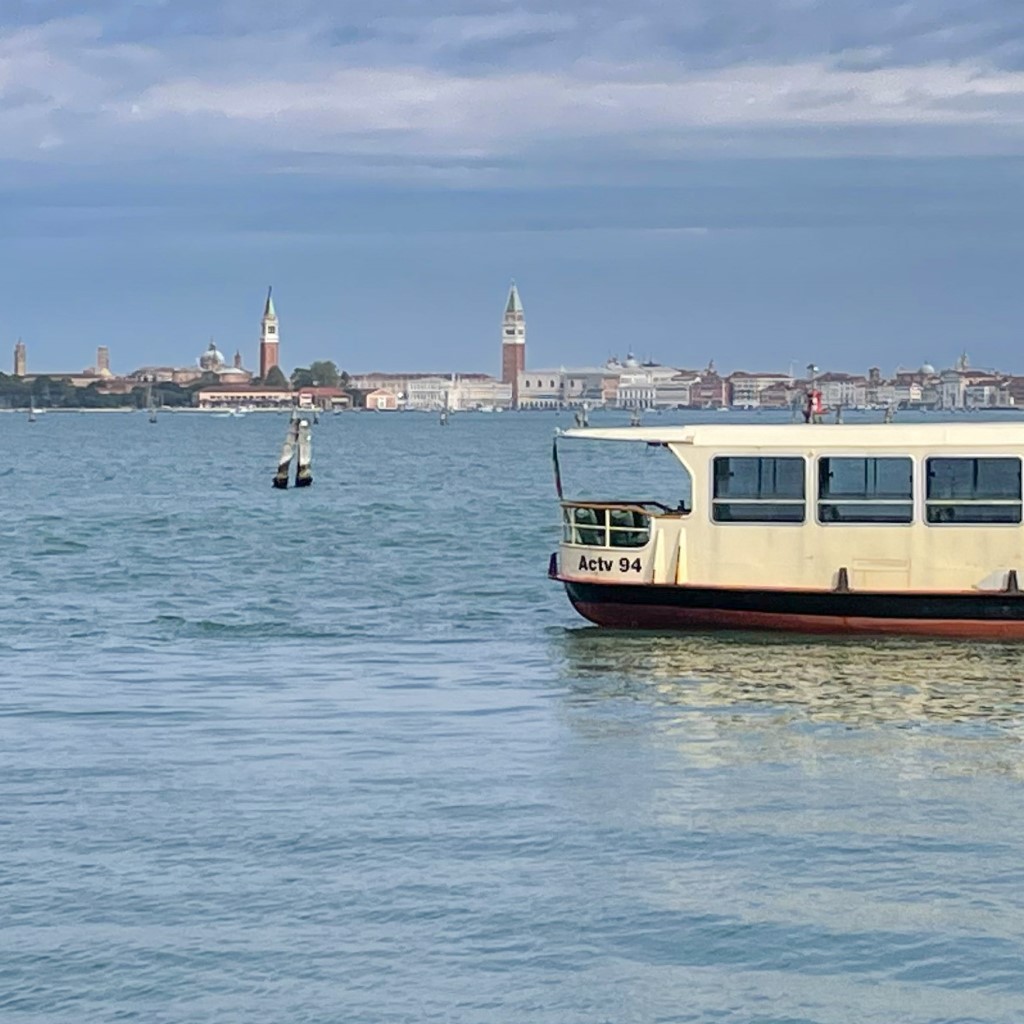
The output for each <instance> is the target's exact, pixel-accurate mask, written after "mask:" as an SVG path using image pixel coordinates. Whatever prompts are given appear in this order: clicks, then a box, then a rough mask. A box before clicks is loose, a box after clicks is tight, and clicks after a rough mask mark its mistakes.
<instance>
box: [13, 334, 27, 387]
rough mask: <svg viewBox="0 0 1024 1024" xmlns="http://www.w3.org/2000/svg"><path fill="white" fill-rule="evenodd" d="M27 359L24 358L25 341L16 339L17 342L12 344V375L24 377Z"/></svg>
mask: <svg viewBox="0 0 1024 1024" xmlns="http://www.w3.org/2000/svg"><path fill="white" fill-rule="evenodd" d="M26 363H27V360H26V358H25V342H23V341H22V340H21V338H19V339H18V344H17V345H15V346H14V376H15V377H24V376H25V370H26Z"/></svg>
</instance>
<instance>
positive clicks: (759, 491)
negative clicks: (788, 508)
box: [713, 456, 804, 499]
mask: <svg viewBox="0 0 1024 1024" xmlns="http://www.w3.org/2000/svg"><path fill="white" fill-rule="evenodd" d="M713 476H714V496H715V497H716V498H750V499H757V498H761V499H772V498H803V496H804V460H803V459H802V458H784V459H772V458H764V459H761V458H751V457H746V456H741V457H735V456H728V457H726V456H720V457H719V458H716V459H715V461H714V471H713Z"/></svg>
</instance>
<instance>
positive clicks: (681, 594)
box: [563, 580, 1024, 640]
mask: <svg viewBox="0 0 1024 1024" xmlns="http://www.w3.org/2000/svg"><path fill="white" fill-rule="evenodd" d="M563 582H564V583H565V589H566V591H567V593H568V595H569V600H570V601H571V602H572V604H573V607H575V608H576V610H577V611H578V612H579V613H580V614H581V615H582V616H584V617H585V618H587V619H589V620H590V621H591V622H594V623H596V624H597V625H599V626H608V627H613V628H619V629H683V630H688V629H689V630H708V629H728V630H772V631H784V632H793V633H815V634H850V633H875V634H891V635H904V636H943V637H965V638H982V639H989V640H1024V594H1016V593H973V592H972V593H953V594H937V593H916V594H907V593H899V594H893V593H879V592H875V593H865V592H836V591H793V590H789V591H786V590H746V589H740V588H726V587H686V586H664V585H662V586H656V585H642V584H604V583H581V582H578V581H575V580H564V581H563Z"/></svg>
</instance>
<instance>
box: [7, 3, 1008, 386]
mask: <svg viewBox="0 0 1024 1024" xmlns="http://www.w3.org/2000/svg"><path fill="white" fill-rule="evenodd" d="M1022 192H1024V8H1022V7H1021V6H1020V5H1019V4H1016V3H1011V2H1009V0H973V2H965V0H903V2H898V3H897V2H890V0H862V2H861V3H858V4H851V3H849V2H848V0H696V2H693V0H682V2H680V3H677V4H674V5H669V4H665V3H663V2H662V0H658V2H655V0H629V2H626V0H597V2H590V3H586V4H583V3H579V2H570V0H547V2H545V3H543V4H542V3H539V2H527V3H503V2H496V0H436V2H435V3H432V4H429V5H427V4H423V3H414V2H412V0H373V2H370V0H346V3H344V4H339V3H333V2H329V0H291V2H289V3H287V4H282V3H280V2H275V3H270V2H268V0H148V2H147V0H131V2H129V0H109V2H105V3H100V2H88V0H84V2H77V3H76V2H71V0H4V2H3V5H2V7H0V228H2V231H3V238H4V241H5V246H4V259H3V275H2V278H0V298H2V309H3V314H2V319H0V322H2V329H0V338H2V339H3V340H2V344H3V346H4V348H5V349H7V350H8V351H9V349H10V348H11V347H12V346H13V343H14V341H15V340H16V338H17V337H18V336H19V335H20V336H22V337H24V339H25V340H26V342H27V343H28V346H29V363H30V368H34V369H37V370H45V369H50V370H54V369H71V368H80V367H83V366H86V365H88V364H90V363H91V362H92V359H93V352H94V349H95V346H96V345H97V344H108V345H110V347H111V351H112V360H113V364H114V368H115V369H118V370H122V371H126V370H129V369H131V368H133V367H135V366H137V365H141V364H145V363H153V362H159V363H182V362H188V361H191V360H193V359H194V358H195V356H196V355H198V353H199V352H200V351H201V350H202V349H203V348H205V345H206V343H207V342H208V340H209V338H210V337H211V336H212V337H214V338H216V340H217V343H218V345H219V346H220V347H221V348H222V349H225V350H227V351H229V352H233V351H234V350H235V348H236V347H239V348H241V350H242V352H243V355H244V356H245V359H246V363H247V364H248V365H253V363H254V362H255V358H256V340H257V334H258V328H259V313H260V310H261V308H262V299H263V294H264V292H265V288H266V286H267V284H269V283H271V282H273V284H274V288H275V299H276V302H277V308H278V312H279V314H280V316H281V329H282V359H283V361H284V362H285V363H286V364H287V366H288V367H290V366H293V365H297V364H302V363H305V362H308V361H309V360H310V359H313V358H317V357H328V358H333V359H335V360H336V361H337V362H338V363H339V364H340V365H342V366H344V367H346V368H348V369H350V370H352V371H359V370H368V369H374V368H379V369H402V368H405V369H438V370H450V369H463V370H486V371H491V372H495V371H497V368H498V341H499V322H500V315H501V311H502V308H503V305H504V297H505V292H506V289H507V287H508V281H509V279H510V278H513V277H514V278H515V279H516V280H517V281H518V283H519V286H520V289H521V292H522V295H523V300H524V304H525V307H526V315H527V325H528V352H529V362H530V364H531V365H533V366H550V365H558V364H566V365H567V364H572V363H577V364H578V363H594V362H599V361H602V360H604V359H605V358H607V357H608V356H609V355H611V354H619V355H624V354H625V353H626V351H627V350H629V349H633V350H634V351H635V352H636V353H637V354H638V355H641V356H649V357H651V358H654V359H657V360H659V361H661V362H666V363H674V364H676V365H680V366H687V367H693V366H702V365H704V364H705V363H706V362H707V361H708V360H709V359H714V360H715V361H716V364H717V365H719V366H720V367H724V368H733V367H738V366H745V367H747V368H751V369H779V368H781V369H785V368H787V367H788V366H789V364H790V363H791V362H792V363H795V364H796V365H797V366H802V365H804V364H805V363H806V362H808V361H810V360H813V361H815V362H816V363H818V365H820V366H822V367H830V368H863V367H866V366H868V365H870V364H878V365H880V366H882V367H883V368H884V369H885V370H887V371H889V370H891V369H893V368H894V367H895V366H896V365H898V364H902V365H907V366H913V365H918V364H919V363H921V362H924V361H928V362H932V363H936V364H939V365H948V364H949V363H951V362H952V361H953V359H954V358H955V356H956V355H957V354H958V353H959V351H960V350H961V349H963V348H966V350H967V351H968V352H969V353H970V355H971V358H972V362H974V363H975V364H977V365H983V364H989V365H999V366H1002V367H1004V368H1008V369H1012V370H1016V371H1018V372H1022V373H1024V352H1022V351H1021V348H1022V347H1021V345H1020V343H1019V342H1020V337H1021V327H1022V325H1024V291H1022V289H1021V287H1020V284H1019V279H1020V277H1021V275H1022V271H1024V258H1022V257H1024V232H1022V230H1021V229H1022V227H1024V224H1022V221H1024V203H1022V199H1024V195H1022ZM3 359H4V363H7V362H8V361H9V360H8V358H7V357H6V356H4V357H3ZM0 365H3V364H0Z"/></svg>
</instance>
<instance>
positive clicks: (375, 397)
mask: <svg viewBox="0 0 1024 1024" xmlns="http://www.w3.org/2000/svg"><path fill="white" fill-rule="evenodd" d="M361 404H362V406H363V408H364V409H370V410H371V411H373V412H395V410H397V409H398V396H397V395H396V394H395V393H394V392H393V391H389V390H388V389H387V388H375V389H374V390H373V391H367V392H366V394H364V395H363V397H362V402H361Z"/></svg>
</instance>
